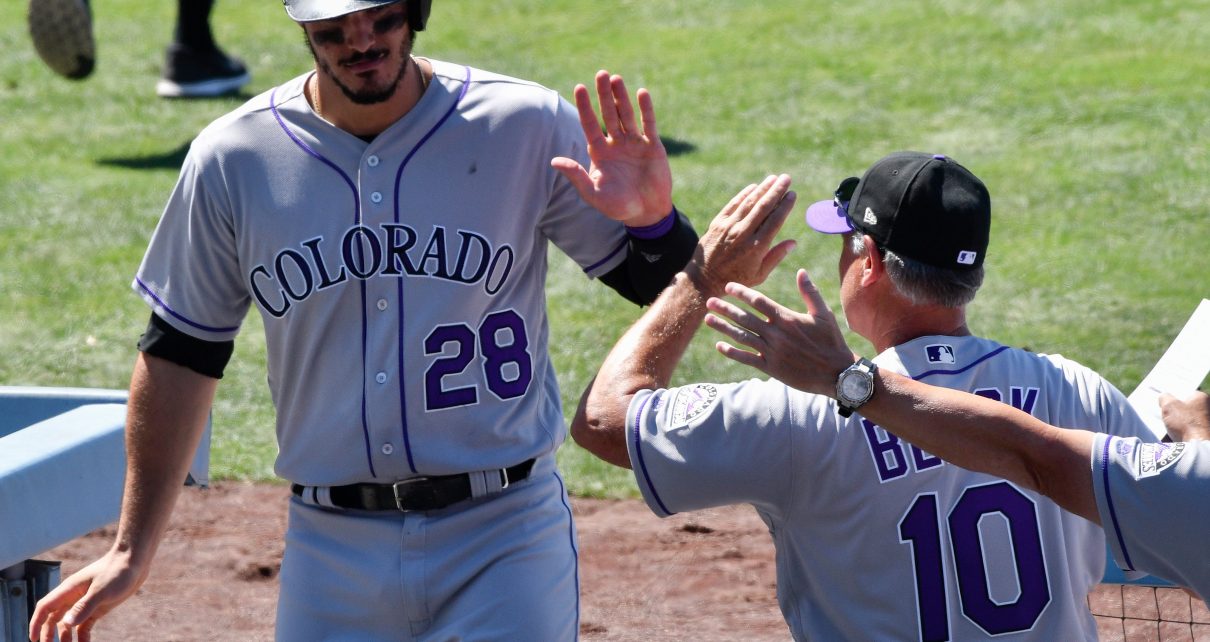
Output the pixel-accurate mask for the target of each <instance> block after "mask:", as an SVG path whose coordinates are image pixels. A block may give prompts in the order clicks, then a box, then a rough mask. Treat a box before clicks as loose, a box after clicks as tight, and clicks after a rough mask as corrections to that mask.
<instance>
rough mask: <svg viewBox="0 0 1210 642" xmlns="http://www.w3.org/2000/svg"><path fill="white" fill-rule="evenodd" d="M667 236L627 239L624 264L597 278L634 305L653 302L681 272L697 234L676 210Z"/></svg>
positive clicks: (691, 252)
mask: <svg viewBox="0 0 1210 642" xmlns="http://www.w3.org/2000/svg"><path fill="white" fill-rule="evenodd" d="M672 213H673V215H674V220H673V221H672V227H671V228H670V229H669V230H668V232H667V233H665V234H663V235H662V236H659V237H657V238H639V237H637V236H634V235H631V236H630V242H629V247H627V252H626V260H625V261H624V262H622V264H621V265H619V266H617V267H615V268H614V269H612V270H610V271H608V272H606V273H605V274H603V275H601V277H600V278H601V282H602V283H604V284H605V285H608V286H609V287H611V288H613V289H614V290H616V291H617V292H618V294H621V295H622V296H623V297H625V298H626V299H628V300H630V301H632V302H634V303H637V304H638V305H648V304H650V303H651V302H652V301H655V299H656V297H658V296H659V295H660V292H663V291H664V288H666V287H668V284H669V283H671V282H672V277H674V276H676V273H677V272H680V271H681V270H683V269H684V268H685V264H686V263H688V262H689V259H690V258H692V257H693V252H694V250H695V249H696V248H697V231H695V230H694V229H693V224H692V223H690V222H689V219H688V218H686V217H685V215H684V214H681V213H680V212H679V211H677V210H676V209H673V211H672Z"/></svg>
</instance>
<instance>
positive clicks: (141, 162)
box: [97, 142, 190, 169]
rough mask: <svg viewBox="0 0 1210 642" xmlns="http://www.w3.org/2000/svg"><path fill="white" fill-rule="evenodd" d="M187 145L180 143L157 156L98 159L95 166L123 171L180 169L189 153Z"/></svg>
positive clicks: (186, 143)
mask: <svg viewBox="0 0 1210 642" xmlns="http://www.w3.org/2000/svg"><path fill="white" fill-rule="evenodd" d="M189 144H190V143H189V142H185V143H181V144H180V145H179V146H178V147H177V148H176V149H174V150H171V151H167V152H161V153H159V154H148V155H145V156H119V157H116V158H98V159H97V164H98V165H105V166H108V167H122V168H125V169H180V168H181V164H182V163H184V162H185V154H187V153H189Z"/></svg>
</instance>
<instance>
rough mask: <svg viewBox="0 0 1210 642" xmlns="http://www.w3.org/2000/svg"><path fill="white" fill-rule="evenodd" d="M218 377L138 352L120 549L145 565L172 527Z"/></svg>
mask: <svg viewBox="0 0 1210 642" xmlns="http://www.w3.org/2000/svg"><path fill="white" fill-rule="evenodd" d="M217 387H218V379H214V378H211V377H207V376H204V375H201V374H198V373H196V372H194V371H192V370H190V369H188V368H185V367H184V366H180V365H177V364H175V363H172V362H170V361H166V360H164V359H160V358H158V357H153V356H150V355H147V354H144V353H139V357H138V360H137V361H136V362H135V368H134V375H133V376H132V377H131V383H130V399H129V401H128V403H127V411H126V482H125V488H124V490H123V494H122V512H121V517H120V518H119V521H118V533H117V537H116V538H115V540H114V544H113V546H114V549H115V551H120V552H122V553H123V554H124V555H126V556H128V557H129V559H130V561H131V563H132V564H134V565H136V566H141V567H144V568H145V567H146V566H147V565H148V564H149V563H150V561H151V558H152V557H153V556H154V555H155V549H156V547H157V546H158V545H159V541H160V539H161V538H162V537H163V534H164V531H165V530H166V529H167V526H168V522H169V520H170V518H171V515H172V507H173V504H174V503H175V502H176V498H177V496H178V495H179V494H180V490H181V487H182V486H183V485H184V481H185V477H186V475H187V474H188V470H189V463H190V461H191V460H192V457H193V453H194V451H195V450H196V449H197V445H198V442H199V441H200V440H201V436H202V432H203V431H204V429H205V426H206V417H207V415H208V414H209V411H210V404H211V402H212V401H213V398H214V392H215V390H216V388H217Z"/></svg>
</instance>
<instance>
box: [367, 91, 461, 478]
mask: <svg viewBox="0 0 1210 642" xmlns="http://www.w3.org/2000/svg"><path fill="white" fill-rule="evenodd" d="M470 86H471V68H470V67H467V68H466V75H465V76H464V77H463V78H462V90H461V91H459V92H458V98H456V99H455V100H454V104H453V105H450V108H449V109H448V110H446V112H445V115H443V116H442V117H441V120H438V121H437V124H436V125H433V127H432V129H430V130H429V131H428V132H427V133H426V134H425V135H424V136H422V137H421V138H420V141H419V142H417V143H416V145H415V146H413V147H412V151H410V152H408V155H407V156H404V157H403V162H402V163H400V164H399V169H398V170H397V171H396V172H395V222H396V223H399V221H400V218H399V202H400V200H401V199H400V197H399V184H400V182H401V181H402V180H403V170H404V168H406V167H407V166H408V162H410V161H411V160H412V157H413V156H415V155H416V152H418V151H420V148H421V147H424V144H425V143H427V142H429V139H430V138H432V137H433V134H435V133H437V130H438V129H441V126H442V125H444V124H445V121H447V120H449V118H450V116H453V115H454V112H455V111H456V110H457V109H458V106H459V105H461V104H462V99H463V98H465V97H466V92H467V89H469V88H470ZM396 288H397V289H396V291H397V292H398V295H399V420H400V429H401V430H402V432H403V449H404V451H405V452H406V453H407V454H408V468H410V469H411V470H412V472H413V473H418V472H420V471H418V470H416V460H415V458H414V457H413V456H412V439H411V436H410V435H409V434H408V400H407V394H406V389H405V384H406V383H407V378H406V375H405V374H404V372H403V364H404V360H403V357H404V353H403V342H404V337H403V329H404V328H403V324H404V321H403V320H404V318H405V317H404V313H405V312H406V311H405V310H404V303H403V279H399V280H398V284H397V286H396ZM361 309H362V310H365V306H364V305H363V306H361ZM362 314H363V316H364V312H363V313H362Z"/></svg>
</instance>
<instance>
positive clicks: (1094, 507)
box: [706, 270, 1210, 599]
mask: <svg viewBox="0 0 1210 642" xmlns="http://www.w3.org/2000/svg"><path fill="white" fill-rule="evenodd" d="M798 286H799V292H800V293H801V294H802V298H803V301H804V303H805V304H806V310H807V313H806V314H801V313H797V312H795V311H793V310H790V309H788V308H785V307H783V306H781V305H779V304H778V303H777V302H775V301H773V300H772V299H769V298H768V297H767V296H764V295H762V294H761V293H759V292H757V291H756V290H753V289H751V288H748V287H745V286H743V285H740V284H737V283H732V284H728V286H727V288H726V292H727V294H729V295H731V296H734V297H736V298H737V299H739V300H741V301H743V302H744V303H746V304H748V306H749V307H750V308H752V309H753V310H756V311H757V312H759V313H760V315H755V314H748V313H746V312H745V311H744V310H743V309H742V308H739V307H737V306H735V305H732V304H730V303H728V302H727V301H724V300H721V299H710V300H708V301H707V302H706V307H707V308H708V309H709V310H711V311H712V313H713V315H710V316H707V318H706V323H707V325H710V326H711V327H713V328H716V329H718V330H719V331H720V332H723V333H724V334H726V335H727V336H728V337H730V338H732V339H734V340H735V341H736V342H737V343H740V344H742V345H744V346H746V347H748V348H750V349H751V351H745V350H739V349H736V348H735V347H734V346H731V345H730V344H727V343H725V342H720V343H719V350H720V351H721V352H722V353H723V354H724V355H726V356H728V357H730V358H732V359H735V360H736V361H738V362H740V363H744V364H747V365H750V366H752V367H755V368H757V369H759V370H761V371H763V372H765V373H766V374H769V375H770V376H773V377H776V378H777V379H779V380H780V381H782V382H784V383H785V384H786V385H789V386H791V387H794V388H797V389H799V390H802V391H805V392H810V393H815V394H819V395H827V396H830V397H833V398H835V397H836V396H837V394H838V393H837V390H836V380H837V378H838V373H840V372H842V371H844V370H845V369H846V368H847V367H848V366H849V365H851V364H852V363H853V360H854V359H853V356H854V355H853V353H852V352H851V351H850V350H849V346H848V345H847V344H846V343H845V340H844V336H843V335H842V334H841V332H840V328H839V327H838V326H837V325H836V319H835V317H834V316H833V315H832V312H831V310H829V309H828V305H827V303H826V302H825V301H824V300H823V297H822V296H820V294H819V290H817V289H816V288H815V285H814V284H813V283H812V282H811V280H810V278H809V277H808V276H807V273H806V271H805V270H799V272H798ZM714 315H717V316H714ZM722 319H727V320H728V321H729V323H728V322H723V321H722ZM1160 405H1161V407H1162V410H1163V416H1164V422H1165V423H1166V424H1167V425H1168V432H1169V435H1170V436H1171V437H1172V439H1173V440H1174V441H1176V442H1178V443H1150V442H1147V441H1143V440H1140V439H1139V438H1137V437H1115V436H1113V435H1107V434H1103V433H1094V432H1089V431H1087V430H1078V429H1060V428H1055V427H1053V426H1050V425H1047V424H1045V423H1043V422H1041V421H1039V420H1037V419H1035V418H1034V417H1032V416H1030V415H1028V414H1025V413H1024V412H1021V411H1020V410H1017V409H1016V408H1013V407H1012V406H1010V405H1008V404H1004V403H997V402H995V401H991V400H990V399H985V398H983V397H980V396H978V395H972V394H969V393H966V392H961V391H959V390H952V389H949V388H942V387H937V386H931V385H928V384H925V383H923V382H921V381H915V380H913V379H911V378H909V377H906V376H903V375H900V374H898V373H895V372H891V371H889V370H887V369H885V368H884V369H880V370H879V371H878V373H877V374H876V375H875V377H874V389H873V396H872V397H871V398H870V399H869V401H867V402H866V403H865V404H864V405H862V407H861V414H862V416H863V417H865V418H866V419H869V420H870V421H874V422H877V424H878V425H879V426H882V427H885V428H886V429H887V430H889V431H891V432H892V433H894V434H895V435H896V436H897V437H899V438H900V439H904V440H907V441H910V442H911V443H912V444H913V445H914V446H916V447H919V448H921V449H923V450H926V451H928V452H930V453H933V454H935V455H937V456H938V457H941V458H942V459H944V460H945V461H947V462H950V463H952V464H956V465H958V466H962V467H963V468H969V469H971V470H975V471H979V472H984V473H988V474H991V475H996V476H997V477H1003V478H1005V479H1008V480H1010V481H1012V482H1013V483H1016V484H1019V485H1021V486H1023V487H1026V488H1029V489H1030V490H1033V491H1037V492H1039V493H1042V494H1044V495H1046V496H1047V497H1049V498H1051V499H1053V500H1054V501H1055V503H1057V504H1058V505H1059V506H1061V507H1063V508H1064V509H1066V510H1068V511H1071V512H1073V513H1075V514H1077V515H1079V516H1081V517H1083V518H1085V519H1088V520H1090V521H1092V522H1095V523H1097V524H1101V526H1102V527H1103V528H1105V529H1107V530H1108V534H1107V539H1108V540H1109V545H1110V549H1111V550H1112V551H1113V554H1114V557H1115V559H1116V561H1117V563H1118V566H1120V567H1121V568H1122V569H1123V570H1126V571H1135V570H1137V569H1143V570H1145V571H1146V572H1147V573H1151V574H1154V575H1159V576H1161V577H1165V578H1168V579H1170V580H1172V581H1174V582H1176V583H1178V584H1181V585H1184V586H1188V587H1191V588H1192V589H1193V590H1194V591H1196V592H1197V593H1198V594H1199V595H1200V596H1203V599H1204V597H1205V596H1210V564H1207V563H1206V555H1205V549H1206V542H1207V540H1208V539H1210V515H1208V514H1207V513H1206V511H1203V510H1197V509H1196V507H1198V506H1200V505H1202V503H1204V502H1205V498H1206V496H1207V494H1210V441H1205V440H1206V439H1210V397H1208V396H1207V395H1206V393H1204V392H1196V393H1194V394H1192V395H1191V396H1190V397H1188V398H1187V399H1184V400H1181V399H1177V398H1176V397H1174V396H1172V395H1168V394H1164V395H1160ZM1194 440H1197V441H1194ZM1184 442H1188V443H1184ZM1090 455H1091V456H1090ZM1090 459H1091V461H1092V467H1091V468H1092V474H1091V475H1090V474H1089V470H1088V469H1089V465H1088V463H1089V460H1090Z"/></svg>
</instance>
